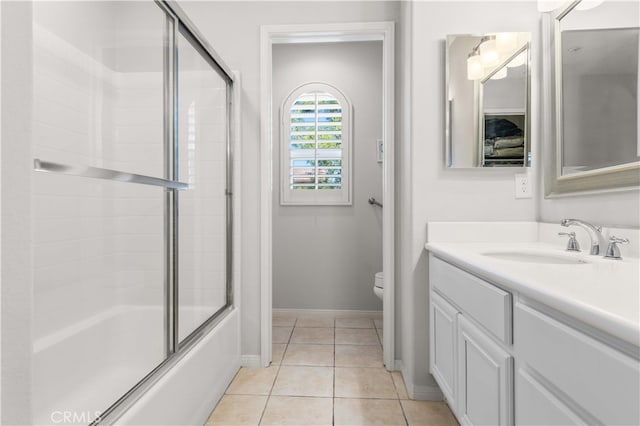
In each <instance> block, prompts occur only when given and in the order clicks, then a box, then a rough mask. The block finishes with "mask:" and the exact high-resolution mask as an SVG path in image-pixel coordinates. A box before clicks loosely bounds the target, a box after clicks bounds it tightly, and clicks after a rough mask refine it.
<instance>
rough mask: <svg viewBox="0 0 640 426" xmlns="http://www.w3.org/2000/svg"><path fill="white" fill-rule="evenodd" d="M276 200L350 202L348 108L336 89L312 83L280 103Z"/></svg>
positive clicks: (310, 203)
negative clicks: (278, 196)
mask: <svg viewBox="0 0 640 426" xmlns="http://www.w3.org/2000/svg"><path fill="white" fill-rule="evenodd" d="M282 109H283V111H282V118H283V120H282V130H281V141H282V142H281V144H280V151H281V163H282V164H281V179H280V181H281V182H280V183H281V185H280V187H281V191H280V195H281V197H280V202H281V204H284V205H318V204H320V205H350V204H351V179H350V172H351V170H350V169H351V167H350V164H351V161H350V160H351V159H350V151H351V149H350V148H351V140H350V139H351V138H350V128H351V123H350V116H351V111H350V110H351V106H350V104H349V102H348V101H347V99H346V97H345V96H344V95H343V94H342V93H341V92H340V91H339V90H338V89H336V88H335V87H332V86H330V85H328V84H324V83H310V84H305V85H303V86H301V87H298V88H297V89H296V90H294V91H293V92H291V94H290V95H289V96H288V97H287V99H286V100H285V102H284V104H283V108H282Z"/></svg>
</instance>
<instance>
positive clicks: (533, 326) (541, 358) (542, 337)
mask: <svg viewBox="0 0 640 426" xmlns="http://www.w3.org/2000/svg"><path fill="white" fill-rule="evenodd" d="M515 334H516V336H517V341H516V354H517V356H518V358H519V359H520V361H521V362H523V363H526V364H527V365H528V366H529V367H530V368H532V369H533V370H535V371H536V372H537V373H538V374H540V375H541V376H542V377H544V378H545V380H546V381H548V382H549V383H551V384H552V385H553V387H555V388H556V389H557V391H558V394H559V395H562V394H564V395H569V397H570V398H571V400H573V401H574V402H575V404H577V405H578V406H580V407H581V408H582V409H584V410H585V411H586V412H587V413H589V414H590V415H591V416H593V417H594V418H595V419H597V421H598V422H601V423H603V424H628V425H631V424H633V425H637V424H640V409H639V408H638V401H639V400H640V366H639V364H638V361H637V360H634V359H632V358H630V357H628V356H626V355H624V354H622V353H620V352H618V351H616V350H615V349H612V348H611V347H608V346H606V345H604V344H603V343H601V342H599V341H597V340H595V339H593V338H591V337H589V336H587V335H586V334H584V333H582V332H580V331H578V330H575V329H573V328H571V327H569V326H567V325H565V324H562V323H560V322H559V321H556V320H555V319H553V318H551V317H549V316H547V315H545V314H543V313H541V312H538V311H536V310H534V309H532V308H530V307H529V306H526V305H522V304H520V303H518V304H516V308H515Z"/></svg>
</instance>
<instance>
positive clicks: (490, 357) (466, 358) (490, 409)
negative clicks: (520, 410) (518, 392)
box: [457, 315, 513, 425]
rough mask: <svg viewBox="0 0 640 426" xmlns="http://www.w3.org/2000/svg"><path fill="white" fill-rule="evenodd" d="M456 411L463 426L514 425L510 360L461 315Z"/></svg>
mask: <svg viewBox="0 0 640 426" xmlns="http://www.w3.org/2000/svg"><path fill="white" fill-rule="evenodd" d="M457 411H458V416H459V417H458V418H459V419H460V421H461V423H463V424H469V425H511V424H513V357H512V356H511V355H509V353H507V352H506V351H505V350H504V349H502V348H501V347H500V346H498V344H497V343H495V342H494V341H493V340H491V339H490V338H489V337H488V336H487V335H486V334H484V333H483V332H482V331H480V330H479V329H478V328H477V327H476V326H474V325H473V324H472V323H471V322H469V320H467V319H466V318H465V317H464V316H462V315H459V316H458V410H457Z"/></svg>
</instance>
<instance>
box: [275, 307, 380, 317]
mask: <svg viewBox="0 0 640 426" xmlns="http://www.w3.org/2000/svg"><path fill="white" fill-rule="evenodd" d="M273 313H274V314H285V315H309V316H312V315H333V316H336V317H350V318H358V317H360V318H361V317H371V316H380V318H382V311H358V310H352V309H288V308H284V309H283V308H278V309H276V308H274V309H273Z"/></svg>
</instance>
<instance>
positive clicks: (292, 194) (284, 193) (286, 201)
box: [280, 82, 353, 206]
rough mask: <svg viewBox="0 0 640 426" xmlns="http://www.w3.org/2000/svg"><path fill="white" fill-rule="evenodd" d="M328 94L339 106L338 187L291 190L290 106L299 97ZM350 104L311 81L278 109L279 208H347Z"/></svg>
mask: <svg viewBox="0 0 640 426" xmlns="http://www.w3.org/2000/svg"><path fill="white" fill-rule="evenodd" d="M308 93H328V94H330V95H331V96H333V97H334V98H336V99H337V100H338V102H339V103H340V105H341V107H342V141H341V145H342V148H341V149H342V173H341V177H342V182H341V183H342V185H341V188H340V189H330V190H326V189H325V190H318V189H308V190H292V189H291V187H290V184H289V179H290V174H289V173H290V168H291V166H290V165H291V147H290V142H291V140H290V129H291V107H292V105H293V103H294V102H296V101H297V100H298V99H299V98H300V97H301V96H302V95H303V94H308ZM352 115H353V110H352V105H351V102H350V101H349V99H348V98H347V97H346V96H345V95H344V93H343V92H342V91H341V90H340V89H338V88H336V87H335V86H332V85H331V84H328V83H322V82H312V83H306V84H303V85H301V86H298V87H297V88H295V89H294V90H292V91H291V92H290V93H289V95H288V96H287V97H286V98H285V100H284V102H283V103H282V107H281V109H280V116H281V122H280V205H282V206H351V205H352V204H353V202H352V179H351V176H352V158H351V157H352V155H351V153H352V142H351V141H352V134H351V132H352V123H351V121H352Z"/></svg>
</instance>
